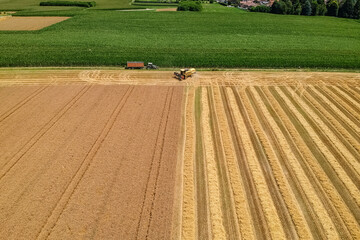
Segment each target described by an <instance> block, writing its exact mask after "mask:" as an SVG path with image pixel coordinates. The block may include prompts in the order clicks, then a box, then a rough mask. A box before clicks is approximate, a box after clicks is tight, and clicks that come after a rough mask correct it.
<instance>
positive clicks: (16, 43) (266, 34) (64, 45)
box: [0, 0, 360, 69]
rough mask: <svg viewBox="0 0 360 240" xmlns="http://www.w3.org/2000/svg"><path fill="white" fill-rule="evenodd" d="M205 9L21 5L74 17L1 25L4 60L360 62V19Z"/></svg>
mask: <svg viewBox="0 0 360 240" xmlns="http://www.w3.org/2000/svg"><path fill="white" fill-rule="evenodd" d="M0 1H4V0H0ZM18 1H20V0H18ZM103 1H104V2H106V1H105V0H103ZM97 2H99V6H101V5H100V2H101V1H97ZM108 2H110V0H108ZM204 8H205V9H204V11H203V12H200V13H199V12H155V11H144V12H121V11H110V10H107V11H103V10H91V9H88V10H82V11H77V10H73V9H72V10H69V11H52V12H31V11H27V12H23V13H22V14H23V15H29V14H30V15H34V14H35V15H70V16H72V15H75V16H74V17H73V18H71V19H69V20H67V21H64V22H62V23H59V24H55V25H53V26H50V27H48V28H45V29H43V30H40V31H34V32H4V31H3V32H1V31H0V48H1V57H0V66H117V65H124V64H125V63H126V61H144V62H148V61H149V62H153V63H155V64H157V65H160V66H161V67H180V66H194V67H208V68H217V67H223V68H225V67H229V68H239V67H244V68H248V67H249V68H298V67H301V68H322V69H324V68H325V69H327V68H346V69H360V22H359V21H358V20H352V19H341V18H332V17H305V16H289V15H288V16H284V15H273V14H263V13H249V12H245V11H242V10H239V9H235V8H226V7H223V6H221V5H218V4H212V5H211V4H206V5H205V6H204ZM20 14H21V12H20Z"/></svg>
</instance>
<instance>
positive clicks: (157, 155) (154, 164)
mask: <svg viewBox="0 0 360 240" xmlns="http://www.w3.org/2000/svg"><path fill="white" fill-rule="evenodd" d="M170 92H171V93H170ZM173 92H174V90H173V89H167V92H166V98H165V103H164V106H163V107H162V111H161V118H160V119H161V120H160V124H159V128H158V130H157V132H156V139H155V147H154V150H153V152H152V154H151V161H150V167H149V171H148V173H147V180H146V188H145V192H144V195H143V198H142V204H141V211H140V215H139V218H138V224H137V228H136V239H148V235H149V228H150V224H151V221H152V212H153V208H154V205H153V203H154V200H155V194H156V193H155V192H156V188H157V184H158V183H157V181H158V177H159V171H160V167H161V162H160V160H161V156H162V148H161V147H159V146H162V145H163V141H164V140H165V133H166V128H167V123H168V116H169V112H170V107H171V102H172V96H173ZM160 142H162V143H161V144H160ZM143 229H144V231H142V230H143Z"/></svg>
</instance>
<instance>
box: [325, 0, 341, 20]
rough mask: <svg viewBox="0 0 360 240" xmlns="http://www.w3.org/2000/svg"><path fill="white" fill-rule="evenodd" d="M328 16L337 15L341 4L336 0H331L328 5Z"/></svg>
mask: <svg viewBox="0 0 360 240" xmlns="http://www.w3.org/2000/svg"><path fill="white" fill-rule="evenodd" d="M326 8H327V14H326V15H328V16H333V17H337V16H338V12H339V4H338V2H337V1H336V0H330V2H328V4H327V5H326Z"/></svg>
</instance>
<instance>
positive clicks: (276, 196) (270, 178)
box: [233, 88, 297, 239]
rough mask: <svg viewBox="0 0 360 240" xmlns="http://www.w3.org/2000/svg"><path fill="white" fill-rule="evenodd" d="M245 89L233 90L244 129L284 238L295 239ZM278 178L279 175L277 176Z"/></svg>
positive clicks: (288, 214) (284, 203)
mask: <svg viewBox="0 0 360 240" xmlns="http://www.w3.org/2000/svg"><path fill="white" fill-rule="evenodd" d="M246 89H247V88H240V90H239V91H236V88H233V90H234V93H235V97H238V99H237V101H238V106H239V108H242V109H243V111H244V116H247V118H245V117H244V120H245V124H246V128H247V129H248V132H249V135H250V139H251V141H252V144H253V148H254V149H256V156H257V159H258V161H259V162H260V167H261V168H262V172H263V175H264V177H265V180H266V183H267V185H268V188H269V191H270V192H271V193H272V194H271V197H272V199H273V202H274V206H275V208H276V211H277V213H278V215H279V218H280V220H281V222H282V225H283V230H284V233H285V235H286V238H287V239H289V238H291V239H293V238H297V233H296V229H295V226H294V222H293V220H292V218H291V215H290V213H289V209H288V208H287V204H286V202H285V201H286V199H284V197H283V194H282V192H281V189H280V186H279V183H278V182H277V179H276V176H275V175H274V169H273V167H274V165H272V163H273V162H271V161H269V159H268V157H269V155H268V154H267V152H266V150H267V149H266V147H268V146H266V145H264V144H263V143H266V142H263V141H261V140H265V139H261V134H262V131H261V130H260V129H259V128H257V125H256V124H255V122H256V116H255V115H254V113H253V107H252V106H251V104H250V102H249V99H248V97H247V96H246ZM277 176H279V175H277Z"/></svg>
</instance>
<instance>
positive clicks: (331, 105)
mask: <svg viewBox="0 0 360 240" xmlns="http://www.w3.org/2000/svg"><path fill="white" fill-rule="evenodd" d="M310 89H311V90H312V91H313V92H315V93H316V94H317V95H318V96H319V97H320V98H321V99H322V100H323V101H324V102H325V103H326V104H327V105H328V106H329V107H330V108H331V109H333V110H334V111H335V112H336V113H337V114H338V116H340V117H341V118H342V119H343V120H344V121H345V122H346V123H347V124H348V125H349V126H350V127H351V128H352V129H354V131H355V132H356V133H357V135H358V134H359V133H360V128H359V127H358V125H357V124H355V123H354V122H353V121H352V120H351V119H350V118H349V117H347V116H346V115H345V114H344V113H342V111H341V110H340V109H339V108H338V107H337V106H336V105H335V104H333V103H332V102H331V101H330V100H329V99H328V98H327V97H326V96H324V94H323V93H321V92H320V91H319V90H317V89H316V88H315V87H313V86H311V87H310Z"/></svg>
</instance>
